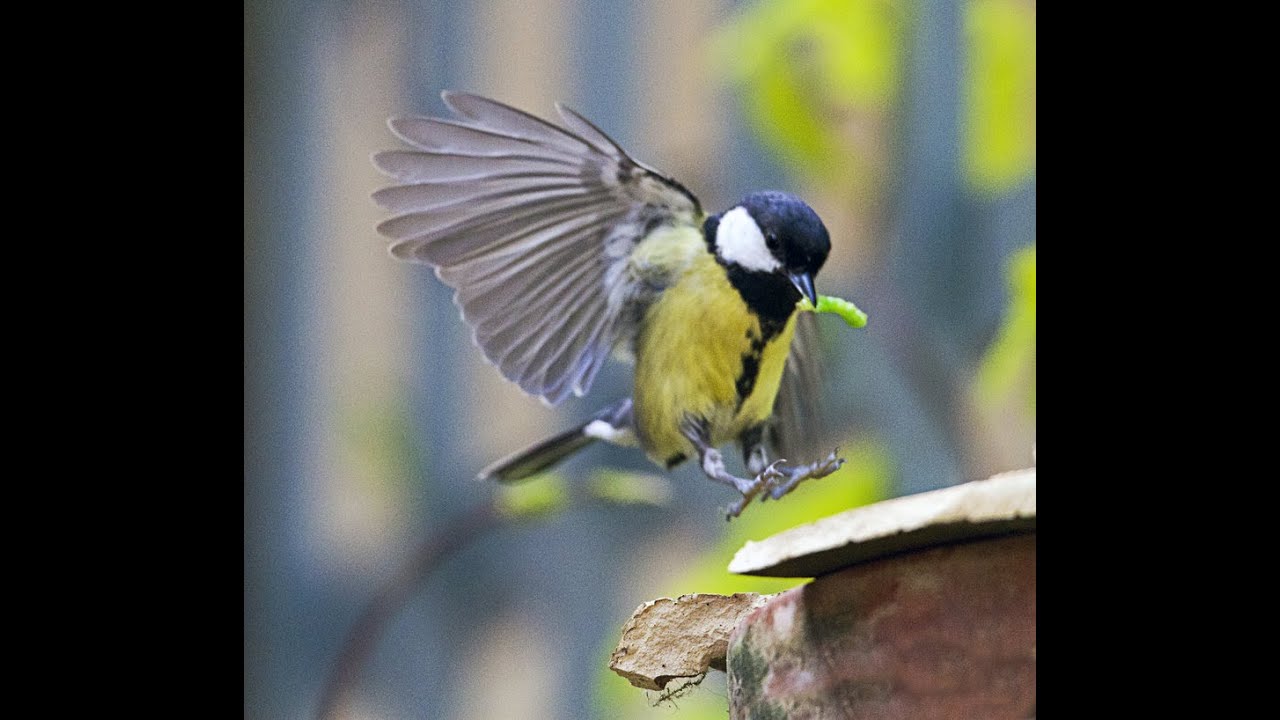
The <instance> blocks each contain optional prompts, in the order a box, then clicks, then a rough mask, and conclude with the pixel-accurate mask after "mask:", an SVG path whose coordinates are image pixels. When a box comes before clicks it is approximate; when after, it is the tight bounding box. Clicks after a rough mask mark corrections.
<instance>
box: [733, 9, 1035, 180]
mask: <svg viewBox="0 0 1280 720" xmlns="http://www.w3.org/2000/svg"><path fill="white" fill-rule="evenodd" d="M913 6H914V3H911V2H889V1H886V0H786V1H779V0H772V1H769V2H762V3H760V4H758V5H755V6H753V7H752V8H750V9H749V10H748V11H747V12H744V13H743V14H741V15H740V16H738V17H737V18H736V19H735V20H734V21H732V22H731V23H729V24H728V25H726V26H725V27H724V28H722V29H721V31H720V32H719V33H718V34H717V36H716V38H715V42H714V43H713V45H712V48H713V61H714V62H715V64H716V66H717V67H718V68H720V69H721V72H722V74H723V75H724V76H725V77H727V78H728V79H729V80H730V81H731V82H733V84H734V85H735V87H736V88H737V89H738V90H739V92H740V93H741V95H742V99H743V101H744V103H745V104H746V106H747V107H749V108H750V109H751V111H750V112H748V113H747V117H748V118H750V120H751V122H752V123H753V128H752V129H753V130H754V131H755V132H756V133H758V134H759V136H760V137H761V138H762V139H763V140H764V141H765V142H766V143H767V144H768V145H769V147H771V148H773V150H774V151H775V155H776V158H777V159H778V160H779V161H780V162H781V163H782V164H783V165H784V166H786V167H787V168H789V169H790V170H791V171H792V172H793V173H795V174H796V175H798V176H801V177H807V178H814V179H818V180H830V179H834V177H833V176H835V175H837V174H840V175H843V176H844V178H843V180H845V181H846V182H852V183H855V184H859V185H861V184H863V183H865V182H867V181H868V180H871V179H874V178H868V177H865V176H863V175H860V174H859V172H860V171H861V170H865V169H866V166H865V163H864V162H863V160H864V158H863V157H862V155H863V151H861V150H860V148H861V147H862V145H861V142H866V141H868V139H867V138H865V137H864V135H865V133H864V132H859V131H857V130H856V129H851V128H850V124H851V121H853V119H854V118H857V117H859V116H862V117H871V118H881V117H890V118H891V117H892V116H893V115H894V114H896V113H897V112H898V100H899V88H900V87H901V80H902V78H901V76H902V74H903V68H902V64H903V63H902V57H903V54H904V51H905V47H906V43H907V33H908V31H909V30H910V21H911V19H912V11H913ZM964 12H965V14H964V23H965V26H964V32H965V62H966V68H965V95H964V102H965V108H964V118H965V122H964V138H963V140H964V153H963V155H964V162H965V169H966V177H967V178H968V181H969V183H970V185H971V186H972V187H973V188H975V189H976V190H979V191H981V192H984V193H993V194H994V193H1000V192H1004V191H1007V190H1008V189H1009V188H1011V187H1013V186H1014V185H1016V184H1018V183H1020V182H1023V181H1025V180H1027V179H1028V178H1030V177H1031V176H1032V174H1033V173H1034V172H1035V163H1036V133H1035V123H1036V14H1035V5H1034V3H1031V2H1027V0H971V1H970V2H969V3H967V4H966V5H965V11H964ZM873 142H874V140H873Z"/></svg>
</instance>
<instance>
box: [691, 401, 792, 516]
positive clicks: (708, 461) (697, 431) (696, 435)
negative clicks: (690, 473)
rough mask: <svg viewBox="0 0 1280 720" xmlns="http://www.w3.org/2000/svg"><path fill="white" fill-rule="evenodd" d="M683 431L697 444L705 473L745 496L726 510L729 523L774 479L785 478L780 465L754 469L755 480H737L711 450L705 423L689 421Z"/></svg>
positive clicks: (719, 456) (699, 459)
mask: <svg viewBox="0 0 1280 720" xmlns="http://www.w3.org/2000/svg"><path fill="white" fill-rule="evenodd" d="M680 432H681V433H682V434H683V435H684V436H685V437H686V438H688V439H689V442H691V443H693V446H694V447H695V448H696V449H697V450H698V461H699V463H700V464H701V465H702V472H703V473H705V474H706V476H707V477H709V478H711V479H712V480H715V481H716V482H720V483H724V484H725V485H729V486H731V487H732V488H733V489H735V490H737V491H738V492H740V493H742V497H741V498H739V499H738V500H737V501H736V502H734V503H733V504H732V505H730V506H729V509H728V510H727V511H726V513H725V519H726V520H729V519H732V518H735V517H738V516H739V515H741V514H742V511H743V509H745V508H746V507H747V505H748V504H749V503H750V502H751V501H752V500H754V499H755V497H756V495H759V494H760V491H761V490H764V489H765V488H766V487H768V486H769V485H770V483H771V482H772V481H773V480H776V479H781V478H782V477H783V476H782V475H781V474H780V473H779V472H778V470H777V468H776V467H775V466H776V465H777V463H774V464H773V465H769V466H767V467H763V468H761V469H760V470H758V471H757V470H755V469H754V468H753V469H752V472H755V473H756V476H755V477H754V478H752V479H747V478H740V477H737V476H736V475H733V474H731V473H730V472H729V471H728V470H725V467H724V458H723V457H722V456H721V455H720V451H719V450H716V449H715V448H713V447H711V443H710V440H709V438H708V437H707V429H706V425H705V424H703V423H699V422H696V421H694V420H690V419H688V418H686V419H685V421H684V422H683V423H681V424H680Z"/></svg>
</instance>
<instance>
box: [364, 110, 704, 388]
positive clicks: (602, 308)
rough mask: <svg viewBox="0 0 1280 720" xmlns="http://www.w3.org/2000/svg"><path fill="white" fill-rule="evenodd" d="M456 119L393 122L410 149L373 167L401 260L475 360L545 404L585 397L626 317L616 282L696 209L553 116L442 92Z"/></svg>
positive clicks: (592, 134)
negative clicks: (448, 297) (634, 257)
mask: <svg viewBox="0 0 1280 720" xmlns="http://www.w3.org/2000/svg"><path fill="white" fill-rule="evenodd" d="M443 98H444V102H445V104H446V105H447V106H448V107H449V109H450V110H451V111H452V112H453V115H454V117H453V118H449V119H445V118H421V117H410V118H397V119H393V120H391V122H390V125H391V130H392V132H394V133H395V134H396V135H397V136H399V137H400V138H401V139H402V140H404V141H405V142H407V143H409V144H410V145H412V146H413V147H414V149H413V150H394V151H388V152H383V153H379V154H377V155H375V156H374V164H375V165H377V167H378V169H380V170H381V171H382V172H384V173H386V174H387V175H390V176H391V177H393V178H395V179H396V180H398V181H399V182H400V183H402V184H399V185H395V186H392V187H388V188H384V189H382V190H379V191H378V192H376V193H374V199H375V200H376V201H377V202H378V203H379V204H381V205H382V206H384V207H386V208H387V209H388V210H391V211H392V212H395V213H396V216H395V217H392V218H391V219H389V220H387V221H386V222H383V223H382V224H381V225H379V226H378V231H379V232H381V233H382V234H384V235H386V236H388V237H390V238H391V239H392V240H394V242H393V243H392V245H391V253H392V254H393V255H395V256H396V257H398V258H401V259H404V260H411V261H417V262H422V263H426V264H428V265H431V266H432V267H434V268H435V270H436V274H437V275H438V276H439V277H440V279H441V280H443V281H444V282H445V283H446V284H448V285H449V286H450V287H452V288H454V290H455V293H454V302H456V303H457V305H458V307H459V308H460V309H461V310H462V317H463V319H464V320H466V322H467V323H468V324H469V325H470V326H471V327H472V329H473V331H474V338H475V341H476V344H477V345H479V346H480V348H481V350H483V351H484V354H485V357H486V358H488V359H489V361H490V362H492V363H494V364H495V365H497V366H498V368H499V370H501V371H502V374H503V375H504V376H506V377H507V378H508V379H509V380H512V381H513V382H515V383H517V384H519V385H520V387H521V388H522V389H523V390H524V391H525V392H528V393H530V394H532V395H538V396H541V397H542V398H544V399H545V400H546V401H547V402H550V403H552V404H556V403H559V402H560V401H561V400H563V399H564V398H565V397H567V396H568V394H569V393H570V392H574V393H576V394H578V395H582V394H584V393H585V392H586V391H587V390H588V389H590V387H591V383H592V380H594V378H595V375H596V373H597V372H598V371H599V369H600V366H601V365H602V364H603V362H604V360H605V358H606V357H608V355H609V352H610V350H611V348H612V347H613V345H614V343H615V342H616V341H617V340H618V339H619V334H620V330H621V325H622V324H624V321H620V318H622V317H623V316H626V315H630V314H633V311H634V309H635V308H634V307H628V305H629V304H634V295H635V294H634V293H632V292H631V291H630V290H631V289H630V288H628V287H627V283H628V282H629V280H628V277H627V274H626V273H624V272H622V267H623V266H624V265H625V263H626V259H627V256H628V255H629V253H630V252H631V250H632V249H633V248H634V247H635V245H636V244H637V243H638V242H639V240H641V239H642V238H643V237H644V235H645V234H646V233H647V232H648V231H650V230H652V229H653V228H655V227H658V226H661V225H664V224H687V225H690V226H696V225H697V224H698V223H699V222H700V221H701V219H702V209H701V207H700V206H699V204H698V200H697V198H695V197H694V196H693V194H692V193H690V192H689V191H688V190H687V189H685V188H684V186H682V185H680V184H679V183H677V182H675V181H674V180H671V179H670V178H667V177H666V176H664V175H662V174H661V173H659V172H657V171H656V170H653V169H652V168H649V167H647V166H645V165H644V164H642V163H639V162H637V161H636V160H634V159H632V158H631V157H629V156H628V155H627V153H626V152H625V151H624V150H623V149H622V148H620V147H618V144H617V143H615V142H614V141H613V140H612V139H610V138H609V137H608V136H607V135H605V134H604V133H603V132H602V131H600V129H599V128H597V127H596V126H595V125H593V124H592V123H591V122H590V121H588V120H587V119H585V118H583V117H582V116H581V115H578V114H577V113H576V112H574V111H573V110H570V109H569V108H566V107H563V106H561V105H557V106H556V109H557V110H558V111H559V112H560V117H561V119H562V120H563V122H564V125H565V127H563V128H561V127H558V126H556V125H553V124H551V123H549V122H546V121H544V120H541V119H539V118H536V117H534V116H532V115H529V114H528V113H525V112H522V111H520V110H516V109H515V108H512V107H508V106H506V105H503V104H501V103H498V102H495V101H493V100H489V99H486V98H482V97H478V96H475V95H467V94H463V93H454V92H446V93H444V94H443Z"/></svg>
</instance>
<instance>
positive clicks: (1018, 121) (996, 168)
mask: <svg viewBox="0 0 1280 720" xmlns="http://www.w3.org/2000/svg"><path fill="white" fill-rule="evenodd" d="M965 37H966V39H967V41H968V42H967V48H968V62H969V65H968V68H967V71H966V73H965V91H966V92H965V99H966V103H965V120H966V121H965V145H964V150H965V153H964V159H965V168H966V176H967V177H968V180H969V182H970V184H971V185H972V186H973V187H974V188H975V189H977V190H979V191H982V192H984V193H989V194H997V193H1002V192H1006V191H1008V190H1010V189H1012V188H1013V187H1014V186H1015V185H1017V184H1018V183H1021V182H1024V181H1025V180H1027V179H1029V178H1030V177H1031V176H1032V174H1034V172H1035V167H1036V11H1035V5H1034V4H1032V3H1029V2H1026V1H1025V0H971V2H969V4H968V5H967V6H966V10H965Z"/></svg>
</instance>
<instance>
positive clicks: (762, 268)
mask: <svg viewBox="0 0 1280 720" xmlns="http://www.w3.org/2000/svg"><path fill="white" fill-rule="evenodd" d="M716 250H717V251H718V252H719V253H720V257H722V258H724V259H725V260H728V261H729V262H735V263H737V264H739V265H741V266H742V267H744V268H746V269H748V270H756V271H758V272H773V271H774V270H777V269H778V268H779V267H781V266H782V264H781V263H779V262H778V259H777V258H775V257H774V256H773V253H771V252H769V247H768V246H767V245H765V243H764V234H763V233H761V232H760V226H759V225H756V221H755V220H753V219H751V214H750V213H748V212H747V209H746V208H743V207H736V208H734V209H732V210H730V211H729V212H727V213H725V214H724V215H722V216H721V217H720V225H719V227H717V228H716Z"/></svg>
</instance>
